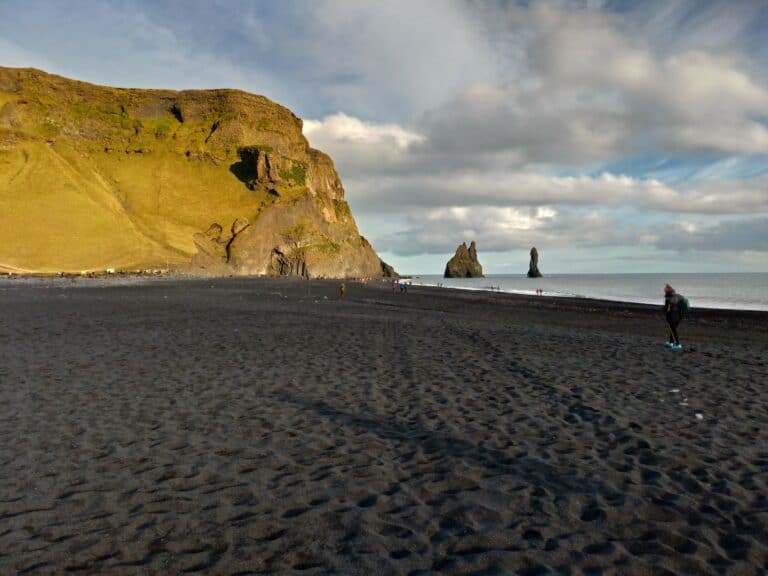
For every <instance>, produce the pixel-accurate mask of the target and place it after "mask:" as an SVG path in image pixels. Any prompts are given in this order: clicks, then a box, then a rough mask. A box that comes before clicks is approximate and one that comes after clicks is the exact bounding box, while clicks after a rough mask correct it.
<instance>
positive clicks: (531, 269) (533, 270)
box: [528, 246, 541, 278]
mask: <svg viewBox="0 0 768 576" xmlns="http://www.w3.org/2000/svg"><path fill="white" fill-rule="evenodd" d="M528 278H541V272H539V251H538V250H536V247H535V246H534V247H533V248H531V262H530V263H529V264H528Z"/></svg>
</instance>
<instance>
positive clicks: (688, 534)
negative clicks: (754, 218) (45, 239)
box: [0, 279, 768, 576]
mask: <svg viewBox="0 0 768 576" xmlns="http://www.w3.org/2000/svg"><path fill="white" fill-rule="evenodd" d="M767 320H768V314H764V313H744V312H741V313H739V312H722V311H721V312H715V311H696V310H694V311H693V312H692V317H691V318H690V319H689V320H688V321H687V322H685V323H684V324H683V325H682V327H681V330H680V332H681V337H682V338H683V342H684V344H685V345H686V347H687V348H686V351H685V352H682V353H680V352H674V351H671V350H667V349H666V348H664V347H663V345H662V343H663V340H664V337H665V334H664V327H663V323H662V319H661V317H660V312H659V310H658V309H654V308H650V307H645V306H639V305H623V304H610V303H605V302H599V301H577V300H567V299H550V298H538V299H537V298H535V297H520V296H511V295H504V294H493V293H490V294H482V293H475V292H456V291H451V290H445V289H442V290H441V289H437V288H432V289H430V288H418V287H413V288H411V290H410V292H409V293H408V294H406V295H401V294H399V293H398V294H392V292H391V290H390V288H389V287H388V285H386V284H383V283H377V284H376V285H373V284H371V285H369V286H367V287H363V286H361V285H358V284H352V283H348V292H347V296H346V297H345V300H343V301H339V300H338V299H337V284H336V283H331V282H325V283H324V282H311V283H307V282H301V281H287V280H286V281H281V280H248V279H231V280H202V281H199V280H198V281H178V280H167V279H161V280H154V281H143V282H138V281H136V282H133V283H132V282H128V283H124V282H123V283H120V281H117V282H113V283H110V282H108V281H101V280H94V281H83V280H79V279H78V280H77V281H75V282H74V283H73V282H71V281H69V280H21V281H11V280H2V281H0V574H3V575H5V574H47V573H51V574H61V573H65V572H72V573H75V574H77V573H84V574H178V573H206V574H261V573H291V572H293V571H295V572H296V573H301V574H321V573H336V574H412V575H416V574H426V573H449V574H469V573H473V574H521V575H526V576H533V575H543V574H590V575H597V574H620V575H633V574H638V575H640V574H642V575H651V574H652V575H657V574H677V575H686V576H687V575H693V574H738V575H750V574H764V573H765V571H766V570H767V569H768V427H767V426H766V424H767V423H768V389H767V386H768V322H767ZM697 413H698V414H701V415H702V418H701V419H699V418H698V417H697V416H696V414H697Z"/></svg>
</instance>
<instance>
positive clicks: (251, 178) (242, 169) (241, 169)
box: [229, 158, 257, 190]
mask: <svg viewBox="0 0 768 576" xmlns="http://www.w3.org/2000/svg"><path fill="white" fill-rule="evenodd" d="M229 171H230V172H232V174H234V175H235V178H237V179H238V180H240V182H242V183H243V184H245V185H246V186H247V187H248V189H249V190H253V188H254V183H255V182H256V181H257V173H256V165H255V164H254V163H253V162H247V161H245V160H243V159H242V158H241V159H240V160H239V161H237V162H234V163H232V164H230V165H229Z"/></svg>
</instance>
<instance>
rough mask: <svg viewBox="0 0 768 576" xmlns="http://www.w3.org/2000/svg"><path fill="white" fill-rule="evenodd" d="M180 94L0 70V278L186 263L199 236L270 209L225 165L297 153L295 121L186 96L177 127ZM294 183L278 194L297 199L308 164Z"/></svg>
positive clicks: (260, 102) (267, 108)
mask: <svg viewBox="0 0 768 576" xmlns="http://www.w3.org/2000/svg"><path fill="white" fill-rule="evenodd" d="M17 78H21V80H20V81H19V82H17V80H16V79H17ZM3 86H10V88H6V89H4V88H3ZM4 90H8V91H4ZM179 94H181V93H173V92H169V91H149V90H147V91H140V90H134V91H130V90H119V89H114V88H105V87H98V86H92V85H88V84H83V83H78V82H74V81H69V80H66V79H61V78H58V77H54V76H48V75H45V74H42V73H39V72H35V71H32V72H29V71H21V72H19V71H16V70H12V69H6V68H0V269H4V270H16V269H23V270H32V271H39V272H56V271H75V272H76V271H79V270H83V269H88V270H95V269H105V268H138V267H146V266H159V265H165V264H166V263H167V264H178V263H182V262H188V261H189V260H190V258H191V256H192V254H193V253H194V252H195V246H194V243H193V235H194V234H195V233H196V232H199V231H204V230H206V229H207V228H208V226H209V225H210V224H211V223H212V222H218V223H219V224H221V225H222V226H223V227H224V229H225V230H226V229H228V228H229V227H230V226H231V224H232V222H233V221H234V220H235V219H237V218H238V217H246V218H248V219H249V220H251V221H253V219H254V218H255V217H256V216H257V215H258V214H259V212H260V211H261V210H263V209H264V208H265V207H266V206H268V205H270V204H271V203H274V202H275V201H276V199H275V197H274V196H272V195H269V194H268V193H266V192H264V191H258V190H256V191H254V190H249V189H248V187H247V186H246V185H245V184H244V183H243V182H242V181H241V180H239V179H238V178H237V177H236V175H235V174H233V172H232V170H231V167H232V165H233V163H235V162H237V159H238V158H237V149H238V147H240V146H243V145H245V146H247V145H249V143H251V142H254V141H255V142H261V144H259V146H261V147H262V149H264V150H267V149H268V150H270V151H271V150H272V149H277V148H278V147H280V149H281V153H282V154H283V155H285V154H290V153H292V151H295V150H299V151H301V150H303V149H304V147H305V146H306V143H305V142H304V141H303V139H302V137H301V132H300V123H299V121H298V120H297V119H296V118H295V117H293V116H292V115H291V114H290V112H289V111H287V110H285V109H283V108H282V107H279V106H278V105H276V104H274V103H271V102H269V101H268V100H266V99H264V98H261V97H258V96H253V95H247V94H244V93H238V92H234V91H211V92H210V93H199V94H198V93H191V94H190V95H185V96H184V97H185V98H187V100H183V103H182V104H183V106H182V111H181V112H183V116H184V117H183V120H184V121H183V122H182V121H180V115H181V113H180V112H178V111H174V110H172V109H171V107H170V105H169V102H170V101H172V98H174V97H176V95H179ZM179 97H181V96H179ZM289 176H290V178H291V180H292V181H294V182H295V183H297V186H293V187H290V188H286V189H285V190H283V193H284V194H286V195H287V196H289V197H292V196H295V195H298V194H299V193H300V192H303V190H304V188H303V187H304V186H305V184H306V164H305V163H303V162H301V161H297V162H296V163H294V164H293V166H292V168H291V170H290V175H289Z"/></svg>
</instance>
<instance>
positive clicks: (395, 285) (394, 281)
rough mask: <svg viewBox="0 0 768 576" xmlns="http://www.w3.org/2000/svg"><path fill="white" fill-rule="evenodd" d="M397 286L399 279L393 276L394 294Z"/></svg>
mask: <svg viewBox="0 0 768 576" xmlns="http://www.w3.org/2000/svg"><path fill="white" fill-rule="evenodd" d="M395 288H397V279H396V278H393V279H392V294H394V293H395Z"/></svg>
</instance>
